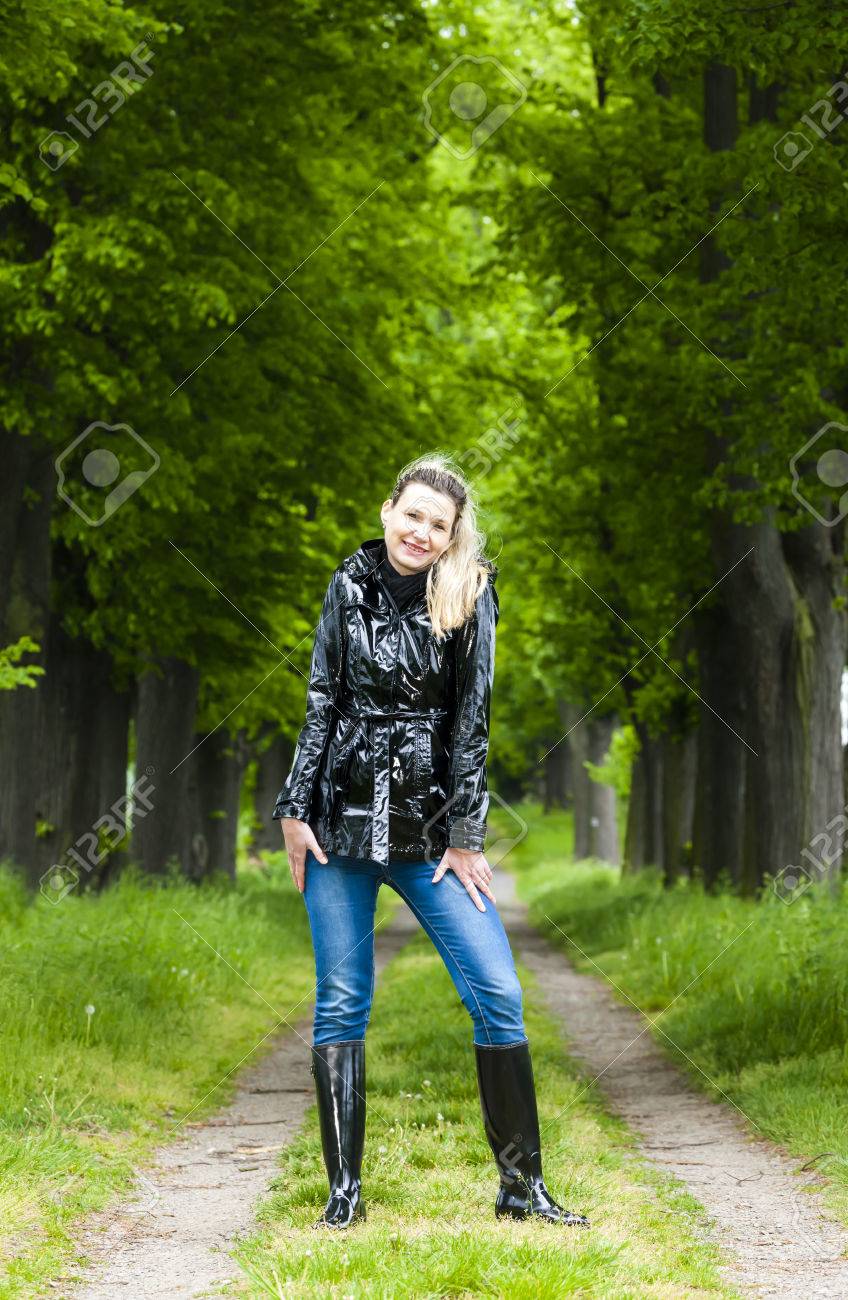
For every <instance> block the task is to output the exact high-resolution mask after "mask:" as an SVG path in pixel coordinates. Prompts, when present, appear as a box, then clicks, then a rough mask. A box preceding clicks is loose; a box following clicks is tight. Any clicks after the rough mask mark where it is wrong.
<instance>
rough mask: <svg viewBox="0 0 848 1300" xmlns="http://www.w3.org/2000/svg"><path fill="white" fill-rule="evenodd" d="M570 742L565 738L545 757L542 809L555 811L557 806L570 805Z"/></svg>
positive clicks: (564, 806)
mask: <svg viewBox="0 0 848 1300" xmlns="http://www.w3.org/2000/svg"><path fill="white" fill-rule="evenodd" d="M569 753H570V750H569V744H568V741H567V740H563V741H562V742H561V743H560V744H559V745H555V746H554V748H553V749H552V750H551V751H550V753H549V754H547V755H546V757H545V789H544V799H543V803H542V809H543V811H544V812H546V813H549V812H553V810H554V809H555V808H567V807H568V766H569V765H568V759H569Z"/></svg>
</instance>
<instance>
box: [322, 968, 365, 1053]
mask: <svg viewBox="0 0 848 1300" xmlns="http://www.w3.org/2000/svg"><path fill="white" fill-rule="evenodd" d="M370 1015H371V981H370V980H369V979H367V978H365V979H358V980H345V979H333V978H332V977H331V976H327V977H326V979H324V980H321V981H320V982H319V984H318V986H317V989H316V998H315V1015H314V1018H313V1033H312V1041H313V1043H340V1042H343V1041H344V1040H345V1039H350V1038H364V1037H365V1030H366V1029H367V1027H368V1020H369V1017H370Z"/></svg>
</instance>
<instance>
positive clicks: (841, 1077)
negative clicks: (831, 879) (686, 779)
mask: <svg viewBox="0 0 848 1300" xmlns="http://www.w3.org/2000/svg"><path fill="white" fill-rule="evenodd" d="M520 813H521V816H522V817H523V818H524V820H525V821H526V822H527V824H528V827H529V832H530V833H529V834H528V835H527V837H526V838H525V839H523V840H522V841H521V843H520V844H518V845H517V846H516V848H515V849H514V850H513V851H512V853H511V854H510V857H509V866H510V868H511V869H512V870H513V871H514V872H515V876H516V881H517V888H518V893H519V895H520V897H521V898H523V899H524V901H525V902H526V903H527V904H528V905H529V908H530V914H531V917H532V918H533V920H534V922H535V923H536V924H537V925H538V926H539V928H540V929H542V930H543V931H544V932H545V933H546V934H547V936H548V937H549V938H550V940H551V942H552V943H554V944H557V945H559V946H560V947H561V948H562V949H563V950H564V952H565V953H566V954H567V956H568V958H569V960H570V961H572V962H573V963H574V965H575V966H576V967H577V969H579V970H581V971H585V972H587V973H590V974H595V975H598V974H599V971H600V972H601V973H602V974H603V975H604V976H605V977H606V978H607V979H608V980H609V981H610V982H611V983H612V984H614V985H616V986H617V987H618V989H619V990H620V991H621V992H620V993H619V994H618V996H619V997H621V1000H622V1001H626V998H625V997H624V996H623V995H624V994H626V995H627V997H629V998H631V999H632V1000H633V1002H635V1003H636V1004H637V1006H638V1007H639V1008H640V1009H641V1010H642V1011H644V1012H647V1013H649V1014H650V1015H651V1016H655V1015H656V1014H657V1012H662V1013H663V1014H662V1015H661V1016H660V1018H659V1021H658V1023H659V1024H660V1025H661V1026H662V1029H663V1030H664V1031H665V1033H666V1034H668V1035H669V1037H670V1038H671V1039H672V1040H673V1042H674V1043H675V1044H677V1045H679V1048H680V1049H682V1051H678V1050H676V1049H675V1048H674V1047H672V1046H670V1044H669V1043H668V1041H667V1040H666V1039H665V1038H664V1036H663V1035H662V1034H660V1033H659V1032H658V1031H656V1030H652V1031H651V1032H653V1033H654V1036H655V1038H656V1040H657V1042H658V1043H659V1044H660V1045H661V1046H662V1047H663V1049H664V1050H665V1051H667V1052H668V1053H669V1054H670V1055H671V1056H672V1058H673V1059H674V1060H675V1062H676V1064H678V1065H679V1066H680V1068H681V1069H682V1070H685V1071H688V1072H689V1073H690V1075H691V1077H692V1081H693V1083H694V1084H696V1085H697V1086H698V1087H700V1088H703V1089H704V1090H705V1091H707V1092H708V1093H710V1094H712V1095H713V1096H715V1097H716V1098H720V1097H721V1092H724V1093H726V1094H727V1096H728V1097H730V1098H731V1099H732V1100H733V1101H734V1102H735V1103H736V1105H737V1106H738V1107H739V1108H740V1110H742V1111H743V1112H744V1114H745V1115H746V1116H748V1118H749V1119H750V1120H751V1121H752V1126H756V1129H758V1130H759V1131H760V1133H761V1134H763V1135H764V1136H767V1137H769V1138H771V1139H772V1140H773V1141H775V1142H777V1143H779V1144H781V1146H783V1147H784V1148H785V1149H786V1150H787V1151H789V1152H791V1153H792V1154H794V1155H796V1156H798V1157H800V1158H801V1159H802V1160H803V1161H805V1162H810V1165H809V1169H808V1171H807V1172H806V1174H805V1175H804V1178H803V1179H802V1181H803V1182H804V1186H805V1187H807V1186H809V1187H811V1188H812V1187H817V1188H818V1189H819V1190H822V1191H823V1192H824V1194H825V1199H826V1201H827V1202H828V1204H829V1205H830V1207H831V1209H832V1210H833V1211H834V1213H836V1214H837V1215H838V1216H839V1217H841V1218H842V1219H843V1220H844V1221H846V1222H848V1125H846V1123H845V1115H846V1107H848V958H846V942H845V936H846V934H848V893H846V891H845V889H844V887H843V888H842V890H841V891H840V893H839V894H838V895H837V896H834V895H832V894H830V893H828V892H827V891H826V890H820V889H809V890H808V891H807V892H806V893H804V894H802V895H801V896H800V897H799V898H797V899H796V900H795V901H794V902H792V903H791V904H788V905H787V904H786V903H784V902H783V901H782V900H781V899H780V898H778V897H777V895H776V894H775V893H774V892H773V891H769V892H768V893H766V894H765V895H764V897H763V898H762V899H761V900H759V901H754V900H751V899H744V898H740V897H737V896H735V895H734V894H732V893H730V892H716V893H706V892H705V891H704V889H703V888H702V887H701V885H700V884H698V883H690V882H689V881H688V880H682V881H680V882H679V883H678V884H677V885H675V886H674V887H672V888H670V889H666V888H664V887H663V883H662V879H661V877H660V874H659V873H658V872H657V871H655V870H653V869H644V870H640V871H638V872H634V873H632V874H628V875H624V876H622V874H621V872H620V870H619V869H618V868H616V867H610V866H609V865H607V864H605V863H601V862H597V861H585V862H580V863H574V862H570V861H568V853H569V847H570V844H571V843H572V842H573V836H572V825H571V815H570V814H568V813H563V812H557V813H553V814H548V815H543V814H542V811H541V808H540V807H539V805H538V804H527V805H521V806H520ZM562 932H564V934H563V933H562ZM575 944H576V945H579V947H580V948H581V949H582V950H583V952H584V953H585V954H586V957H587V958H590V959H591V960H586V958H584V957H583V956H581V954H580V953H579V952H578V950H577V948H576V947H575ZM666 1008H668V1009H667V1010H666ZM684 1053H685V1055H684ZM687 1057H690V1058H691V1060H692V1061H694V1062H695V1065H696V1066H697V1067H699V1068H693V1066H692V1064H691V1063H690V1061H689V1060H687ZM701 1071H703V1072H704V1073H703V1074H702V1073H701ZM704 1075H706V1076H708V1079H709V1080H710V1081H711V1083H710V1082H708V1081H707V1079H705V1077H704ZM719 1089H720V1090H721V1092H719ZM819 1175H821V1177H819Z"/></svg>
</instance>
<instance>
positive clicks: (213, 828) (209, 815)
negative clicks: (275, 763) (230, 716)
mask: <svg viewBox="0 0 848 1300" xmlns="http://www.w3.org/2000/svg"><path fill="white" fill-rule="evenodd" d="M194 744H195V746H196V748H195V750H194V753H193V754H192V757H191V758H190V759H189V764H190V765H191V767H192V771H191V772H190V774H189V805H190V808H191V810H192V812H191V815H192V823H191V839H190V858H189V867H188V873H189V875H190V876H191V878H192V879H195V880H200V879H202V878H203V877H205V876H210V875H212V874H213V873H215V872H224V873H225V874H226V875H228V876H229V877H230V879H231V880H235V878H236V840H237V835H238V816H239V795H240V793H241V780H242V776H243V774H244V768H245V764H246V760H247V752H248V751H247V745H246V743H245V738H244V732H243V731H241V732H239V733H238V734H237V735H236V736H233V735H231V733H230V732H229V731H227V730H225V728H223V727H218V728H217V730H215V731H213V732H212V733H211V734H208V735H206V734H204V735H196V736H195V738H194Z"/></svg>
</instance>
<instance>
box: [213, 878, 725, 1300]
mask: <svg viewBox="0 0 848 1300" xmlns="http://www.w3.org/2000/svg"><path fill="white" fill-rule="evenodd" d="M381 892H382V891H381ZM520 974H521V977H522V983H523V986H524V989H525V993H526V998H525V1002H526V1020H527V1027H528V1035H529V1037H530V1041H531V1047H532V1051H533V1062H534V1069H535V1073H536V1079H537V1088H538V1097H539V1109H540V1116H541V1124H542V1128H543V1129H544V1128H545V1126H546V1125H548V1124H549V1123H550V1127H549V1128H548V1129H547V1132H546V1133H545V1136H544V1138H543V1143H544V1150H543V1158H544V1169H545V1177H546V1181H547V1182H548V1184H549V1187H550V1190H551V1191H552V1193H553V1194H554V1195H555V1196H556V1197H557V1199H558V1200H560V1202H561V1203H563V1204H565V1205H566V1206H568V1207H569V1208H572V1209H576V1210H583V1211H585V1212H586V1213H587V1214H588V1215H589V1216H590V1218H591V1220H592V1227H591V1228H590V1229H589V1230H580V1229H568V1228H562V1227H558V1226H556V1225H552V1224H546V1223H539V1222H530V1223H511V1222H505V1221H498V1220H496V1219H495V1216H494V1199H495V1193H496V1190H497V1175H496V1171H495V1166H494V1161H493V1159H492V1156H491V1153H490V1151H489V1148H488V1146H487V1144H486V1140H485V1136H484V1133H483V1126H482V1120H481V1117H480V1108H479V1101H478V1098H477V1085H476V1075H475V1070H474V1055H473V1047H472V1027H471V1023H470V1020H469V1018H468V1016H467V1013H466V1012H465V1009H464V1008H463V1007H462V1005H461V1003H460V1001H459V999H458V997H457V994H456V992H455V991H454V988H453V985H452V984H451V982H450V979H449V976H448V974H447V972H446V970H445V968H444V966H443V964H442V962H441V960H440V958H439V956H438V954H437V953H436V952H435V951H434V949H433V948H432V945H431V944H430V943H429V941H428V940H427V939H426V937H425V936H423V935H422V936H418V937H417V938H415V939H414V940H413V941H412V942H411V943H410V944H409V945H408V946H407V947H406V948H405V949H404V951H403V952H402V953H401V954H400V955H399V956H398V957H397V958H395V960H394V961H393V962H392V963H391V964H390V965H389V966H388V967H387V969H386V971H385V972H384V974H383V976H382V979H381V981H380V983H379V984H378V987H377V993H376V997H375V1001H374V1009H373V1014H372V1019H371V1024H370V1027H369V1030H368V1036H367V1046H366V1054H367V1097H368V1121H367V1136H366V1144H365V1159H364V1165H363V1195H364V1200H365V1204H366V1210H367V1219H366V1221H365V1222H364V1223H361V1224H358V1225H356V1226H355V1227H354V1228H352V1229H350V1230H347V1231H345V1232H335V1233H334V1232H330V1231H327V1230H326V1229H324V1230H321V1229H318V1230H316V1229H314V1228H313V1227H312V1226H311V1225H312V1223H313V1221H314V1220H315V1219H316V1218H317V1217H318V1215H319V1214H320V1212H321V1210H322V1209H323V1206H324V1203H325V1201H326V1197H327V1184H326V1177H325V1173H324V1167H323V1163H322V1159H321V1147H320V1138H319V1133H318V1123H317V1112H316V1110H315V1108H314V1107H312V1108H311V1110H310V1112H309V1115H308V1117H307V1121H306V1123H305V1125H304V1128H303V1129H302V1130H301V1132H300V1133H299V1134H298V1136H297V1137H296V1138H295V1140H294V1142H293V1143H292V1144H290V1146H289V1147H287V1149H286V1151H285V1152H284V1153H283V1156H282V1159H281V1168H280V1171H279V1173H278V1175H277V1176H276V1178H275V1182H274V1186H273V1189H272V1191H271V1193H270V1194H269V1196H268V1198H267V1199H266V1201H265V1202H264V1203H263V1204H262V1206H261V1207H260V1211H259V1221H260V1224H261V1227H260V1229H259V1230H258V1231H257V1232H256V1233H254V1234H253V1235H252V1236H251V1237H249V1238H246V1239H245V1240H243V1241H242V1243H241V1244H240V1245H239V1247H238V1249H237V1251H236V1252H235V1254H236V1258H237V1259H238V1261H239V1263H240V1264H241V1266H242V1268H243V1270H244V1273H245V1279H244V1280H243V1281H240V1282H239V1283H237V1284H235V1285H234V1286H233V1287H232V1288H231V1293H232V1294H240V1295H241V1294H244V1295H250V1296H255V1297H259V1296H273V1297H277V1298H278V1300H279V1298H281V1297H286V1298H288V1297H318V1296H320V1297H322V1298H323V1297H366V1296H367V1297H393V1298H394V1297H405V1296H410V1297H412V1296H414V1297H416V1300H419V1298H426V1297H435V1296H452V1297H454V1296H455V1297H466V1296H504V1295H508V1296H510V1297H511V1298H512V1297H515V1298H516V1300H522V1298H525V1297H527V1298H529V1297H542V1296H544V1297H548V1296H551V1295H555V1296H565V1295H581V1296H589V1295H591V1296H592V1297H595V1298H597V1300H604V1298H608V1300H613V1298H614V1300H631V1298H632V1300H637V1297H638V1298H639V1300H642V1298H643V1297H646V1296H648V1297H672V1296H674V1297H678V1296H680V1295H682V1294H686V1295H687V1296H694V1297H697V1296H718V1295H720V1296H730V1295H735V1294H737V1293H736V1292H734V1291H732V1290H730V1289H727V1288H725V1286H724V1285H723V1284H722V1283H721V1282H720V1280H719V1277H718V1273H717V1271H716V1255H715V1252H714V1249H713V1247H712V1246H710V1245H707V1244H705V1243H704V1242H703V1240H702V1239H700V1237H699V1230H700V1226H701V1223H702V1211H701V1209H700V1207H699V1206H698V1205H697V1203H696V1202H694V1201H693V1200H692V1199H691V1198H690V1197H689V1196H688V1195H687V1194H686V1193H685V1192H683V1191H681V1189H680V1188H679V1186H678V1185H676V1184H675V1183H674V1182H673V1180H671V1179H670V1178H669V1177H668V1176H667V1175H666V1174H664V1173H660V1172H658V1171H655V1170H653V1169H651V1168H649V1167H647V1166H646V1165H645V1164H644V1162H643V1161H642V1160H641V1158H639V1157H638V1156H637V1155H636V1153H635V1150H634V1145H633V1142H632V1138H631V1136H630V1134H629V1133H628V1131H627V1129H626V1128H625V1127H624V1126H623V1125H622V1124H621V1123H620V1122H619V1121H618V1120H616V1119H614V1118H613V1117H611V1116H610V1115H609V1114H608V1113H607V1112H606V1111H605V1109H604V1107H603V1104H602V1102H601V1100H600V1098H599V1095H598V1094H597V1092H596V1091H595V1090H594V1089H590V1090H589V1091H588V1092H585V1093H583V1095H582V1096H578V1094H580V1092H581V1089H582V1088H583V1086H584V1081H583V1079H582V1078H581V1076H580V1075H579V1073H578V1071H577V1069H576V1067H575V1066H574V1065H573V1064H572V1063H571V1062H569V1060H568V1059H567V1057H566V1055H565V1052H564V1048H563V1045H562V1039H561V1036H560V1033H559V1030H558V1028H557V1027H556V1025H555V1024H554V1023H553V1021H552V1020H551V1019H550V1017H548V1016H547V1015H546V1014H544V1013H542V1012H541V1011H540V1010H539V1001H538V998H539V995H538V989H537V986H536V985H535V982H534V980H533V978H532V976H531V975H530V973H529V972H527V971H526V970H524V969H521V970H520Z"/></svg>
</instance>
